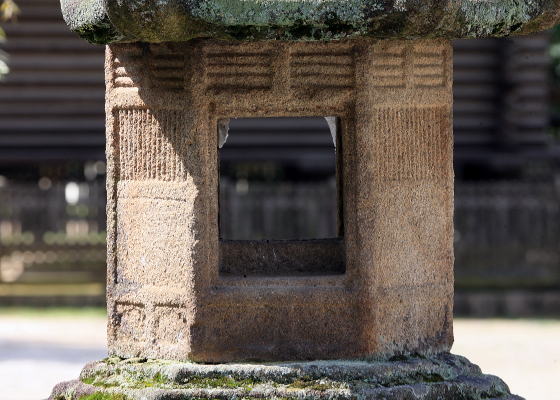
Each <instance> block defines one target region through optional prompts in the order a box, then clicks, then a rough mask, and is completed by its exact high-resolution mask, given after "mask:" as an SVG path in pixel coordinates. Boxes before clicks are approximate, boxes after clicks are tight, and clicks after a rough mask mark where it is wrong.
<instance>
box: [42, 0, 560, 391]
mask: <svg viewBox="0 0 560 400" xmlns="http://www.w3.org/2000/svg"><path fill="white" fill-rule="evenodd" d="M62 9H63V14H64V16H65V19H66V21H67V23H68V24H69V26H70V28H71V29H73V30H74V31H76V32H78V33H79V34H80V35H81V36H83V37H84V38H86V39H88V40H90V41H92V42H96V43H104V44H108V46H107V52H106V85H107V96H106V113H107V159H108V183H107V189H108V190H107V192H108V206H107V213H108V256H107V263H108V282H107V286H108V298H107V302H108V314H109V329H108V341H109V344H108V346H109V354H110V356H111V357H110V358H109V359H107V360H104V361H102V362H98V363H93V364H90V365H88V366H86V368H85V369H84V371H83V372H82V375H81V377H80V380H78V381H73V382H68V383H64V384H60V385H58V386H57V387H56V388H55V390H54V391H53V394H52V396H51V399H80V398H86V399H87V398H92V399H93V398H103V399H105V398H107V399H113V398H114V399H121V398H127V399H162V400H163V399H194V398H208V399H210V398H220V399H230V398H231V399H233V398H251V397H255V398H265V397H266V398H275V397H276V398H317V399H319V398H321V399H322V398H337V399H338V398H340V399H342V398H344V399H346V398H347V399H351V398H359V397H363V398H369V399H481V398H489V399H490V398H495V399H514V398H517V397H515V396H512V395H511V394H510V393H509V390H508V388H507V386H506V385H505V384H504V383H503V382H502V381H501V380H499V379H498V378H496V377H492V376H488V375H482V374H481V372H480V370H479V369H478V367H476V366H474V365H472V364H470V363H469V362H468V361H467V360H465V359H464V358H462V357H458V356H453V355H451V354H450V353H449V350H450V349H451V345H452V342H453V333H452V320H453V310H452V305H453V165H452V153H453V139H452V74H453V73H452V47H451V41H450V39H451V38H472V37H483V36H506V35H509V34H523V33H529V32H533V31H537V30H541V29H545V28H548V27H550V26H552V25H553V24H554V23H555V21H556V19H557V16H558V13H559V10H560V6H559V5H558V2H557V1H552V0H551V1H540V2H533V1H508V0H499V1H498V0H497V1H490V0H455V1H429V0H415V1H412V0H403V1H381V0H352V1H346V0H345V1H341V0H327V1H321V2H319V1H281V0H263V1H260V2H258V1H244V0H231V1H220V0H200V1H188V0H160V1H157V2H156V1H155V0H129V1H125V0H105V1H84V0H63V1H62ZM309 116H326V117H329V122H330V125H331V129H332V130H333V131H334V132H333V134H334V136H335V137H336V143H337V166H338V167H337V170H338V171H337V175H338V189H337V190H338V192H339V194H340V195H339V226H340V228H339V235H338V237H336V238H333V239H327V240H312V241H298V240H291V241H260V242H258V241H250V242H249V241H226V240H221V239H220V233H219V224H218V220H219V199H218V197H219V196H218V193H219V191H218V185H219V180H218V177H219V171H218V148H219V145H220V141H221V136H222V137H223V135H224V131H227V124H228V120H229V119H231V118H239V117H245V118H251V117H309ZM156 360H165V361H156ZM317 360H323V361H317ZM340 360H350V361H340ZM232 362H235V363H236V364H232ZM96 392H101V393H100V394H99V396H100V397H87V395H92V396H93V394H94V393H96ZM80 396H82V397H80ZM101 396H106V397H101ZM111 396H112V397H111ZM119 396H121V397H119Z"/></svg>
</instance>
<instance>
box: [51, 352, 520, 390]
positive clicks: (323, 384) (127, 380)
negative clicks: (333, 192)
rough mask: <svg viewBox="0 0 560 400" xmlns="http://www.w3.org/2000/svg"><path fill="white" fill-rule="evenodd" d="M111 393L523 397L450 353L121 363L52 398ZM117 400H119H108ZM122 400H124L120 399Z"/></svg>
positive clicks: (96, 369) (97, 367)
mask: <svg viewBox="0 0 560 400" xmlns="http://www.w3.org/2000/svg"><path fill="white" fill-rule="evenodd" d="M94 393H105V394H106V395H107V396H110V395H113V396H118V395H119V394H120V395H123V396H125V397H124V399H130V400H136V399H138V400H140V399H142V400H164V399H165V400H168V399H174V400H181V399H233V398H245V399H248V398H276V399H339V400H345V399H348V400H350V399H372V400H373V399H383V400H415V399H422V400H432V399H433V400H436V399H453V400H479V399H502V400H505V399H508V400H514V399H518V400H519V399H521V398H520V397H518V396H513V395H511V393H510V392H509V389H508V387H507V385H506V384H505V383H504V382H503V381H501V380H500V379H499V378H497V377H495V376H491V375H483V374H482V373H481V371H480V368H478V367H477V366H476V365H473V364H471V363H470V362H469V361H468V360H467V359H465V358H463V357H459V356H454V355H451V354H449V353H443V354H438V355H435V356H433V357H430V358H408V359H405V358H402V359H399V360H393V361H385V362H367V361H314V362H304V363H275V364H262V365H259V364H221V365H220V364H218V365H216V364H213V365H208V364H206V365H204V364H188V363H185V364H183V363H172V362H163V361H146V360H120V359H118V358H113V359H108V360H106V361H102V362H97V363H92V364H89V365H87V366H86V367H85V368H84V370H83V371H82V373H81V375H80V379H79V380H77V381H71V382H66V383H62V384H60V385H58V386H57V387H56V388H55V389H54V390H53V393H52V395H51V397H50V400H76V399H80V398H81V396H86V395H91V394H94ZM107 398H108V399H111V398H112V397H107ZM116 398H117V399H123V397H116Z"/></svg>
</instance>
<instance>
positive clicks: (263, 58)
mask: <svg viewBox="0 0 560 400" xmlns="http://www.w3.org/2000/svg"><path fill="white" fill-rule="evenodd" d="M271 66H272V53H268V52H264V53H263V52H252V53H251V52H247V53H244V52H236V51H229V49H228V48H227V47H224V52H223V53H216V52H215V49H214V50H213V52H210V53H207V54H206V79H207V87H208V89H209V90H212V91H214V92H218V93H219V92H234V91H235V92H246V91H252V90H270V89H271V88H272V79H273V71H272V68H271Z"/></svg>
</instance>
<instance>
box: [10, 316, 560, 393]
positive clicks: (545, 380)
mask: <svg viewBox="0 0 560 400" xmlns="http://www.w3.org/2000/svg"><path fill="white" fill-rule="evenodd" d="M453 352H454V353H456V354H462V355H464V356H467V357H468V358H469V359H471V361H473V362H475V363H477V364H479V365H480V366H481V368H482V369H483V371H484V372H486V373H491V374H494V375H498V376H500V377H501V378H503V379H504V380H505V381H506V382H507V383H508V384H509V385H510V388H511V389H512V391H513V392H514V393H516V394H519V395H522V396H524V397H526V398H527V399H528V400H533V399H534V400H554V399H560V396H559V395H558V390H557V385H558V380H559V379H560V320H480V319H458V320H456V321H455V346H454V348H453ZM104 356H105V316H104V313H103V311H102V310H85V311H75V310H70V311H63V310H50V311H37V310H17V311H6V310H0V381H1V383H2V391H1V392H0V399H6V400H38V399H45V398H46V397H48V395H49V392H50V390H51V388H52V387H53V385H54V384H55V383H57V382H60V381H62V380H69V379H72V378H75V377H76V376H77V375H78V373H79V372H80V369H81V367H82V366H83V365H84V364H85V363H86V362H88V361H92V360H96V359H100V358H103V357H104Z"/></svg>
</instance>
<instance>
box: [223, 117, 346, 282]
mask: <svg viewBox="0 0 560 400" xmlns="http://www.w3.org/2000/svg"><path fill="white" fill-rule="evenodd" d="M218 145H219V152H218V154H219V168H220V181H219V203H220V208H219V231H220V241H221V245H220V272H221V273H222V274H230V275H244V276H247V275H298V274H306V275H309V274H311V275H316V274H326V275H328V274H338V273H343V272H344V254H343V253H344V251H343V249H344V246H343V240H342V237H343V226H342V218H341V217H340V213H341V209H342V208H341V195H340V188H341V184H340V182H341V180H340V172H341V170H340V162H339V157H338V156H337V153H338V152H339V151H340V121H339V119H338V118H336V117H299V118H297V117H277V118H231V119H223V120H220V121H219V122H218Z"/></svg>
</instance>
